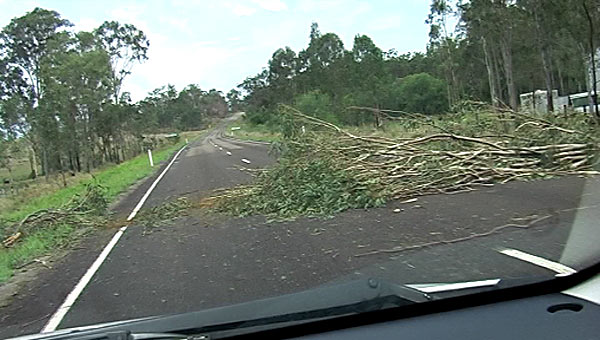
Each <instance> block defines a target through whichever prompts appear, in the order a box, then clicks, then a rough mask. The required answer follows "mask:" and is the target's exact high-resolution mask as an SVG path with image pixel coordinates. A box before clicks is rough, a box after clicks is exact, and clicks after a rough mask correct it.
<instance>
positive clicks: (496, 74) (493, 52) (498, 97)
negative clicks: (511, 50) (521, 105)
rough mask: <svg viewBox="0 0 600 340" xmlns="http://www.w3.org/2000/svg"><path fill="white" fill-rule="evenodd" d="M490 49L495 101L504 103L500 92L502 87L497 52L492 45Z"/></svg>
mask: <svg viewBox="0 0 600 340" xmlns="http://www.w3.org/2000/svg"><path fill="white" fill-rule="evenodd" d="M489 48H490V52H491V55H490V57H491V62H492V66H493V72H494V82H495V86H494V87H495V88H496V101H497V102H504V101H505V100H504V98H505V97H504V94H503V92H502V85H501V79H500V58H499V57H498V52H497V50H496V49H494V48H493V45H490V46H489Z"/></svg>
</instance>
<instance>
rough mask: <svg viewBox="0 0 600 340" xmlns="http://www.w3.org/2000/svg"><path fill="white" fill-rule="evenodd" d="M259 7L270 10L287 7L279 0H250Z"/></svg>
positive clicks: (279, 9)
mask: <svg viewBox="0 0 600 340" xmlns="http://www.w3.org/2000/svg"><path fill="white" fill-rule="evenodd" d="M252 2H253V3H255V4H257V5H258V6H259V7H260V8H262V9H265V10H267V11H271V12H279V11H284V10H286V9H287V5H286V4H285V3H284V2H283V1H281V0H252Z"/></svg>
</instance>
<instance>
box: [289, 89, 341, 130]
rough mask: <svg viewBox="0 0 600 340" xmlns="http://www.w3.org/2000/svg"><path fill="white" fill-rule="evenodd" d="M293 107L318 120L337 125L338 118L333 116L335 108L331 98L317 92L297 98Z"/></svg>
mask: <svg viewBox="0 0 600 340" xmlns="http://www.w3.org/2000/svg"><path fill="white" fill-rule="evenodd" d="M294 107H296V108H297V109H298V110H300V111H302V112H306V113H307V114H309V115H312V116H314V117H317V118H319V119H323V120H325V121H328V122H330V123H338V118H337V116H336V115H335V114H334V112H335V108H334V105H333V101H332V99H331V96H329V95H328V94H326V93H322V92H321V91H319V90H315V91H310V92H307V93H305V94H301V95H299V96H297V97H296V99H295V100H294Z"/></svg>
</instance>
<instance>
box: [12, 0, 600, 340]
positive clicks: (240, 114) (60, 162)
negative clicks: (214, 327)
mask: <svg viewBox="0 0 600 340" xmlns="http://www.w3.org/2000/svg"><path fill="white" fill-rule="evenodd" d="M0 6H1V8H2V10H1V11H0V27H1V33H0V181H1V182H0V240H1V241H2V246H1V247H0V315H1V316H0V338H8V337H14V336H18V335H23V334H32V333H38V332H51V331H55V330H59V329H65V328H69V327H76V326H85V325H94V324H98V323H103V322H112V321H120V320H128V319H135V318H141V317H148V316H158V315H165V314H173V313H185V312H198V311H205V310H208V309H211V308H214V307H225V306H232V305H235V304H241V303H250V302H256V301H258V300H261V299H266V298H276V297H280V296H284V295H286V294H292V293H299V292H303V293H302V294H304V295H301V296H302V298H301V299H300V298H299V297H298V296H296V298H295V300H294V301H296V302H298V301H300V300H302V301H304V303H305V304H303V305H302V306H303V307H302V308H300V307H298V306H297V305H296V304H295V302H289V301H288V300H285V299H284V300H277V301H278V302H276V303H275V302H273V303H274V304H275V305H276V306H278V307H277V308H275V307H273V308H272V309H270V310H269V311H264V310H262V307H260V308H259V307H257V306H259V305H246V307H244V308H245V312H244V313H246V314H240V315H244V317H247V318H249V319H259V318H261V317H264V316H265V315H268V317H269V318H271V319H264V320H280V319H278V316H277V315H279V314H282V315H294V313H300V311H305V310H307V309H310V308H314V309H318V311H319V312H318V313H313V314H311V315H318V316H319V317H326V316H327V315H328V314H327V313H332V314H331V315H333V314H334V313H338V312H339V313H348V312H352V313H362V312H364V311H366V310H371V309H372V308H382V306H383V305H386V306H387V305H388V304H392V305H398V304H406V303H408V304H409V305H410V304H412V303H420V302H426V301H429V300H431V299H441V298H444V297H447V296H456V295H464V294H471V293H473V292H474V291H477V290H478V289H496V288H498V287H506V286H509V285H519V284H522V283H523V282H533V281H536V280H550V279H553V278H555V277H556V276H566V275H571V274H573V273H576V272H578V271H580V270H581V269H583V268H586V267H588V266H590V265H592V264H594V263H596V262H598V259H599V255H600V249H599V248H598V244H600V233H599V232H598V230H599V228H598V221H600V177H599V176H598V175H599V174H600V166H599V162H600V158H599V154H598V150H599V148H600V130H599V129H600V107H599V105H598V103H597V100H596V98H597V96H596V93H597V91H598V87H599V86H600V72H598V71H599V70H600V52H599V51H600V49H599V48H600V36H599V35H598V34H597V33H595V32H599V31H600V21H599V20H600V6H599V4H598V2H597V1H592V0H582V1H580V2H578V3H577V4H573V3H571V2H568V1H552V2H547V1H541V0H528V1H525V0H517V1H507V0H503V1H491V0H470V1H468V0H460V1H457V0H448V1H445V0H434V1H422V0H412V1H377V2H366V1H354V0H352V1H312V0H298V1H292V0H243V1H222V2H209V1H178V0H173V1H151V2H147V1H133V0H131V1H130V0H126V1H103V2H80V1H38V2H35V4H33V3H31V2H27V1H23V2H10V3H9V2H8V1H1V0H0ZM353 282H362V283H356V284H354V283H353ZM332 287H338V290H344V291H345V289H346V290H348V291H350V290H352V293H348V294H336V293H334V292H335V288H332ZM344 287H346V288H344ZM349 287H360V288H356V290H353V289H354V288H352V289H351V288H349ZM366 287H370V288H366ZM382 287H384V288H382ZM322 288H327V289H325V290H320V289H322ZM362 289H366V291H364V292H363V290H362ZM369 289H380V290H381V291H377V292H378V294H379V293H381V292H382V291H385V292H387V293H385V294H388V295H389V296H394V297H392V298H389V299H387V298H385V299H384V298H381V297H379V299H380V300H377V301H374V302H372V303H371V304H369V303H367V302H364V301H367V300H369V299H371V298H373V295H372V293H373V291H371V290H369ZM311 292H312V293H311ZM369 292H370V293H369ZM365 294H366V295H365ZM381 294H383V293H381ZM388 295H385V296H386V297H387V296H388ZM269 301H275V300H269ZM286 301H288V302H286ZM290 301H292V300H290ZM359 302H360V303H363V304H359V305H356V304H357V303H359ZM275 305H274V306H275ZM249 306H253V307H249ZM261 306H262V305H261ZM311 306H312V307H311ZM374 306H375V307H374ZM253 308H254V309H261V310H262V312H261V313H259V312H258V311H256V314H252V313H251V312H252V309H253ZM303 308H304V309H303ZM275 311H276V312H275ZM275 314H277V315H275ZM264 320H263V321H261V322H267V321H264ZM290 320H291V319H290ZM238 321H240V322H241V321H243V320H238ZM204 326H206V325H204Z"/></svg>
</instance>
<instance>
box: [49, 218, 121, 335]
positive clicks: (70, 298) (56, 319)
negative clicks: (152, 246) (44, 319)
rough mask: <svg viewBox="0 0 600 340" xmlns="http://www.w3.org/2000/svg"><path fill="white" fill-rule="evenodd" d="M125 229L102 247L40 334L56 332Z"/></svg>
mask: <svg viewBox="0 0 600 340" xmlns="http://www.w3.org/2000/svg"><path fill="white" fill-rule="evenodd" d="M126 229H127V227H121V228H120V229H119V231H117V233H116V234H115V235H114V236H113V238H112V239H111V240H110V242H108V244H107V245H106V247H104V249H103V250H102V252H101V253H100V255H99V256H98V258H97V259H96V261H94V263H92V266H91V267H90V268H89V269H88V270H87V271H86V272H85V274H84V275H83V276H82V277H81V279H80V280H79V282H78V283H77V285H76V286H75V288H73V291H71V292H70V293H69V295H67V298H66V299H65V301H64V302H63V303H62V305H60V307H58V309H57V310H56V312H54V314H53V315H52V317H51V318H50V320H48V323H46V325H45V326H44V328H42V333H48V332H52V331H54V330H56V327H58V325H59V324H60V322H61V321H62V319H63V318H64V317H65V315H66V314H67V312H68V311H69V309H71V306H73V304H74V303H75V300H77V298H78V297H79V294H81V292H82V291H83V289H84V288H85V286H86V285H87V284H88V283H89V282H90V280H91V279H92V277H93V276H94V274H95V273H96V271H97V270H98V268H100V265H101V264H102V262H104V260H105V259H106V257H107V256H108V254H110V251H111V250H112V249H113V248H114V246H115V245H116V244H117V241H119V239H120V238H121V236H122V235H123V233H124V232H125V230H126Z"/></svg>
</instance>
